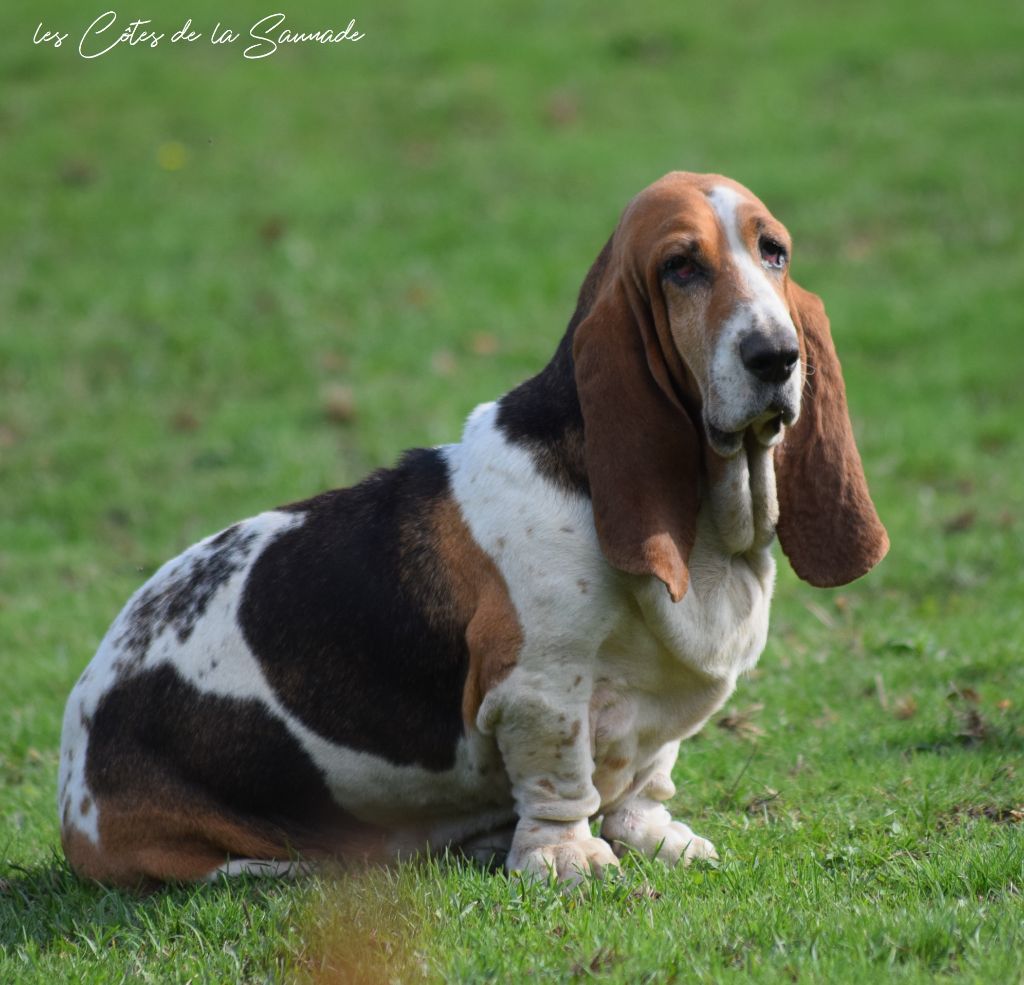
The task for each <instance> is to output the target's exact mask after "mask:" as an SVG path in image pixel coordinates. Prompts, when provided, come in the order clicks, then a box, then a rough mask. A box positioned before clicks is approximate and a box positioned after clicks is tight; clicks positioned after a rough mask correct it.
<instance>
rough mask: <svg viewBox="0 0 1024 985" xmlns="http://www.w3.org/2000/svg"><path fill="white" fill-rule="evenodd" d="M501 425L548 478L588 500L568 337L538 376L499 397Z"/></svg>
mask: <svg viewBox="0 0 1024 985" xmlns="http://www.w3.org/2000/svg"><path fill="white" fill-rule="evenodd" d="M497 426H498V428H499V429H500V430H501V432H502V433H503V434H504V435H505V437H506V438H508V440H509V441H512V442H514V443H516V444H519V445H522V446H523V447H525V448H526V450H527V451H529V452H530V454H531V455H532V456H533V460H534V463H535V464H536V466H537V470H538V471H539V472H540V473H541V475H543V476H544V477H545V478H547V479H548V480H550V481H551V482H553V483H555V484H556V485H557V486H560V487H561V488H562V489H564V490H566V491H567V492H572V493H577V494H580V495H583V496H589V495H590V483H589V480H588V479H587V469H586V464H585V462H584V457H583V413H582V411H581V410H580V401H579V396H578V394H577V392H576V379H575V376H574V375H573V362H572V337H571V336H570V335H566V336H565V337H564V338H563V339H562V343H561V345H559V347H558V350H557V351H556V352H555V355H554V357H553V358H552V360H551V362H549V363H548V365H547V366H545V367H544V369H543V370H542V371H541V372H540V373H538V374H537V375H536V376H534V377H533V378H531V379H529V380H526V381H525V382H524V383H521V384H520V385H519V386H517V387H516V388H515V389H514V390H512V391H511V392H510V393H508V394H506V395H505V396H504V397H502V398H501V402H500V403H499V404H498V418H497Z"/></svg>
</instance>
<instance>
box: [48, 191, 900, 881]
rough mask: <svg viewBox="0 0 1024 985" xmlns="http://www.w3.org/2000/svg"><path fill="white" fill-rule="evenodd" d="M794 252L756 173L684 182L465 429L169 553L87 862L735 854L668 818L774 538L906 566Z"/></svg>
mask: <svg viewBox="0 0 1024 985" xmlns="http://www.w3.org/2000/svg"><path fill="white" fill-rule="evenodd" d="M791 254H792V247H791V241H790V236H789V234H788V232H787V231H786V229H785V227H784V226H783V225H782V224H781V223H780V222H779V221H778V220H777V219H776V218H774V217H773V216H772V214H771V213H770V212H769V211H768V209H767V208H766V207H765V206H764V204H763V203H762V202H761V201H760V200H759V199H758V198H756V197H755V196H754V195H753V194H752V193H751V192H750V191H748V190H747V189H746V188H744V187H743V186H742V185H740V184H737V183H736V182H735V181H732V180H730V179H728V178H724V177H721V176H718V175H697V174H690V173H683V172H673V173H670V174H668V175H666V176H665V177H663V178H661V179H660V180H659V181H656V182H655V183H654V184H652V185H650V186H649V187H648V188H646V189H645V190H644V191H642V192H641V193H640V194H639V195H637V196H636V197H635V198H634V199H633V200H632V201H631V202H630V203H629V205H628V206H627V208H626V209H625V211H624V213H623V214H622V217H621V220H620V221H619V223H618V225H617V227H616V229H615V231H614V233H613V235H612V236H611V238H610V239H609V240H608V242H607V244H606V245H605V247H604V249H603V250H602V251H601V253H600V255H599V256H598V258H597V260H596V262H595V263H594V264H593V266H592V267H591V269H590V272H589V273H588V275H587V277H586V280H585V281H584V283H583V286H582V288H581V290H580V293H579V300H578V304H577V307H576V311H575V313H574V315H573V317H572V319H571V321H570V323H569V326H568V330H567V331H566V333H565V335H564V337H563V338H562V340H561V343H560V345H559V346H558V348H557V351H556V352H555V354H554V356H553V358H552V359H551V361H550V363H548V365H547V366H546V367H545V368H544V369H543V370H541V372H540V373H538V374H537V375H536V376H534V377H533V378H532V379H529V380H527V381H526V382H524V383H522V384H521V385H520V386H518V387H517V388H515V389H513V390H512V391H510V392H509V393H507V394H506V395H505V396H503V397H501V398H500V399H499V400H498V401H496V402H494V403H489V404H484V405H482V406H480V407H477V408H476V409H475V410H474V411H473V412H472V414H471V415H470V417H469V419H468V421H467V424H466V426H465V429H464V432H463V435H462V440H461V442H459V443H458V444H451V445H444V446H440V447H436V448H430V449H419V450H414V451H410V452H407V453H406V454H405V455H404V456H403V457H402V458H401V459H400V461H399V462H398V464H397V465H396V466H395V467H394V468H391V469H381V470H379V471H377V472H374V473H373V474H372V475H370V476H369V477H368V478H366V479H364V480H363V481H362V482H361V483H359V484H358V485H356V486H353V487H351V488H348V489H340V490H334V491H331V492H325V493H323V494H321V495H319V496H316V497H315V498H313V499H309V500H306V501H304V502H299V503H293V504H291V505H288V506H283V507H281V508H278V509H275V510H271V511H269V512H266V513H262V514H260V515H258V516H256V517H254V518H251V519H248V520H244V521H242V522H241V523H238V524H236V525H235V526H232V527H229V528H228V529H226V530H223V531H221V532H220V533H218V534H215V535H214V536H211V537H208V538H207V539H205V540H203V541H200V542H199V543H198V544H196V545H194V546H193V547H191V548H189V549H188V550H186V551H185V552H184V553H183V554H182V555H180V556H179V557H178V558H176V559H174V560H172V561H170V562H168V563H167V564H165V565H164V566H163V567H162V568H160V569H159V570H158V571H157V572H156V574H154V575H153V577H152V578H150V580H149V581H148V582H147V583H146V584H145V585H144V586H143V587H142V588H141V589H139V591H138V592H136V594H135V595H134V596H133V597H132V598H131V599H130V600H129V602H128V604H127V605H126V607H125V608H124V610H123V611H122V612H121V614H120V615H119V616H118V617H117V619H116V620H115V622H114V623H113V625H112V626H111V628H110V630H109V631H108V633H107V635H106V636H105V638H104V639H103V641H102V643H101V645H100V647H99V650H98V652H97V653H96V655H95V657H94V658H93V660H92V661H91V663H90V664H89V665H88V667H87V668H86V670H85V672H84V673H83V674H82V676H81V678H80V680H79V681H78V683H77V684H76V686H75V687H74V689H73V691H72V693H71V696H70V698H69V701H68V704H67V709H66V713H65V716H64V724H63V736H62V745H61V756H60V777H59V791H58V809H59V812H60V816H61V832H62V842H63V846H64V851H65V853H66V856H67V858H68V860H69V862H70V864H71V866H72V867H73V868H74V869H75V870H76V871H77V872H78V873H79V874H81V875H82V876H83V877H87V878H92V879H96V880H100V881H103V882H106V883H110V884H114V885H118V886H124V887H132V888H139V887H143V886H148V885H154V884H160V883H163V882H168V881H171V882H177V881H197V880H203V879H210V878H214V877H216V876H218V875H219V874H220V873H228V874H235V873H242V872H255V873H268V872H269V873H281V874H283V873H288V872H293V871H295V869H296V867H302V866H307V865H309V864H311V863H318V862H322V861H324V860H330V859H346V858H354V857H359V858H395V857H404V856H409V855H411V854H413V853H415V852H417V851H419V850H422V849H433V850H437V849H440V848H443V847H446V846H450V847H452V848H460V849H462V850H463V851H465V852H466V853H467V854H469V855H473V856H476V857H479V856H482V855H495V856H497V857H498V858H501V857H504V860H505V865H506V866H507V868H508V869H509V870H512V871H522V872H524V873H530V874H533V875H537V876H541V877H547V876H550V875H552V874H553V875H554V876H555V877H557V878H558V879H559V880H565V881H568V882H574V881H578V880H579V879H580V878H582V876H583V875H584V874H586V873H588V872H592V873H595V874H596V873H600V872H601V871H602V870H603V869H605V868H606V867H608V866H614V865H616V864H617V862H618V859H619V857H620V856H621V854H622V853H623V852H624V851H626V850H634V851H638V852H642V853H646V854H647V855H651V856H657V858H659V859H661V860H663V861H664V862H666V863H668V864H675V863H677V862H679V861H680V860H682V861H683V862H688V861H690V860H691V859H695V858H705V859H707V858H715V857H716V854H715V849H714V847H713V845H712V844H711V842H710V841H708V840H706V839H704V838H702V837H700V836H698V835H696V834H694V832H693V831H692V830H691V829H690V828H689V827H688V826H687V825H686V824H685V823H683V822H682V821H679V820H674V819H673V818H672V816H671V815H670V814H669V811H668V810H667V808H666V806H665V803H666V801H668V800H669V799H670V798H672V796H673V794H674V792H675V787H674V786H673V782H672V769H673V765H674V763H675V760H676V756H677V752H678V749H679V744H680V741H681V740H682V739H685V738H686V737H688V736H690V735H693V734H694V733H695V732H696V731H698V730H699V729H700V728H701V726H702V725H703V724H704V722H706V721H707V719H708V717H709V716H710V715H712V714H713V713H714V712H715V711H716V710H717V709H718V708H720V707H721V705H722V704H723V702H725V700H726V699H727V698H728V697H729V695H730V694H731V693H732V691H733V689H734V687H735V685H736V680H737V677H738V676H739V675H740V674H742V673H743V672H744V671H747V670H750V669H751V668H752V667H753V666H754V664H755V663H756V661H757V659H758V656H759V655H760V653H761V651H762V649H763V647H764V645H765V640H766V636H767V632H768V611H769V603H770V600H771V596H772V591H773V585H774V578H775V562H774V560H773V557H772V553H771V545H772V542H773V540H774V539H775V537H776V535H777V536H778V539H779V541H780V544H781V547H782V550H783V552H784V553H785V554H786V555H787V557H788V558H789V561H790V563H791V564H792V566H793V568H794V570H795V571H796V573H797V575H798V576H799V577H800V578H802V579H804V580H805V581H807V582H809V583H811V584H812V585H817V586H835V585H842V584H845V583H848V582H850V581H852V580H853V579H855V578H858V577H860V576H861V575H863V574H864V573H865V572H867V571H868V570H870V569H871V568H872V567H873V566H874V565H875V564H876V563H877V562H878V561H879V560H881V558H882V557H883V556H884V555H885V553H886V551H887V550H888V537H887V535H886V531H885V529H884V527H883V525H882V523H881V522H880V520H879V518H878V515H877V513H876V511H875V508H874V505H873V504H872V501H871V498H870V495H869V492H868V488H867V484H866V480H865V477H864V472H863V468H862V465H861V460H860V456H859V454H858V452H857V448H856V446H855V444H854V438H853V433H852V429H851V426H850V421H849V415H848V412H847V407H846V397H845V389H844V384H843V379H842V375H841V371H840V366H839V362H838V359H837V356H836V353H835V349H834V347H833V344H832V341H831V335H830V330H829V323H828V320H827V318H826V315H825V311H824V308H823V306H822V303H821V301H820V300H819V298H818V297H816V296H815V295H813V294H811V293H809V292H807V291H805V290H803V289H802V288H801V287H799V286H798V285H797V284H796V283H795V282H794V281H793V280H792V279H791V277H790V273H789V267H790V257H791ZM598 819H599V821H600V827H599V829H598V830H599V835H595V834H594V833H593V830H592V828H591V824H592V822H593V821H595V820H598Z"/></svg>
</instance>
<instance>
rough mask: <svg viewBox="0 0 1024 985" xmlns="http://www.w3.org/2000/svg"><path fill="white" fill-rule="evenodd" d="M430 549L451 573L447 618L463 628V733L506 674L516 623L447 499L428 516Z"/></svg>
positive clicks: (518, 642) (518, 637)
mask: <svg viewBox="0 0 1024 985" xmlns="http://www.w3.org/2000/svg"><path fill="white" fill-rule="evenodd" d="M431 530H432V534H433V538H434V549H435V550H436V551H437V556H438V558H439V559H440V561H441V563H442V564H443V565H444V567H445V569H446V570H447V571H449V572H450V573H451V578H452V585H451V589H452V591H451V594H450V597H449V598H448V599H447V600H446V601H447V602H448V604H450V605H451V606H452V607H453V608H454V609H455V612H454V613H453V617H454V618H455V619H456V620H457V621H458V622H459V623H461V624H464V625H465V626H466V643H467V645H468V647H469V670H468V671H467V673H466V683H465V686H464V688H463V692H462V717H463V721H464V722H465V724H466V727H467V728H471V727H473V725H474V723H475V722H476V715H477V712H478V711H479V710H480V704H481V703H482V702H483V699H484V697H485V695H486V694H487V692H488V691H490V689H491V688H492V687H494V686H495V685H497V684H500V683H501V682H502V681H503V680H504V679H505V678H506V677H507V676H508V675H509V673H510V672H511V671H512V668H513V667H515V665H516V660H517V659H518V656H519V650H520V648H521V647H522V645H523V633H522V629H521V628H520V625H519V618H518V616H517V615H516V610H515V608H514V607H513V605H512V600H511V599H510V598H509V594H508V587H507V586H506V584H505V579H504V578H503V577H502V575H501V572H500V571H498V568H497V566H496V565H495V563H494V561H493V560H492V559H491V558H490V557H489V556H488V555H487V554H486V553H484V551H483V549H482V548H481V547H480V545H479V544H477V542H476V541H475V540H474V539H473V535H472V534H471V533H470V531H469V527H467V526H466V521H465V520H464V519H463V518H462V512H461V511H460V509H459V506H458V504H457V503H456V502H455V501H454V500H453V499H442V500H439V501H438V503H437V504H436V506H435V508H434V511H433V516H432V517H431Z"/></svg>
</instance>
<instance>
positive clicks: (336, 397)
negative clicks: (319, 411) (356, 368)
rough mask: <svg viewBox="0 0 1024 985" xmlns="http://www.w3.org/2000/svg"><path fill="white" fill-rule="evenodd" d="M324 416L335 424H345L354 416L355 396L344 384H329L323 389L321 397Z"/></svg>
mask: <svg viewBox="0 0 1024 985" xmlns="http://www.w3.org/2000/svg"><path fill="white" fill-rule="evenodd" d="M320 401H321V406H322V407H323V412H324V416H325V417H326V418H327V419H328V420H329V421H334V422H335V423H336V424H347V423H348V422H349V421H351V420H352V419H353V418H354V417H355V416H356V396H355V392H354V391H353V389H352V387H350V386H349V385H348V384H346V383H331V384H328V385H327V386H326V387H324V389H323V391H322V393H321V397H320Z"/></svg>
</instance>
